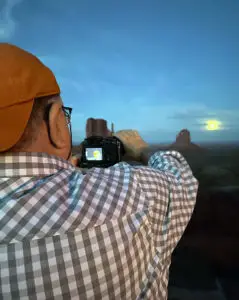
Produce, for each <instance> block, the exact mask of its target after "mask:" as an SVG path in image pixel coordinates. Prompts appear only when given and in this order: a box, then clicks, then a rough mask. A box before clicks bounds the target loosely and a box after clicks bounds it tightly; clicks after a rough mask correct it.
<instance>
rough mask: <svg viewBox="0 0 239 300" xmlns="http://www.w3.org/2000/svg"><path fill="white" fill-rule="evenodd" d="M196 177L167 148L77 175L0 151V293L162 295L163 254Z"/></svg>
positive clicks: (47, 161) (44, 158)
mask: <svg viewBox="0 0 239 300" xmlns="http://www.w3.org/2000/svg"><path fill="white" fill-rule="evenodd" d="M197 188H198V182H197V180H196V179H195V178H194V176H193V174H192V172H191V170H190V168H189V166H188V164H187V162H186V161H185V159H184V158H183V157H182V156H181V155H180V154H179V153H178V152H175V151H172V152H157V153H155V154H154V155H153V156H152V157H151V158H150V160H149V166H148V167H138V166H134V167H133V166H130V165H128V164H127V163H119V164H117V165H115V166H113V167H110V168H108V169H99V168H94V169H90V170H88V171H87V172H86V174H83V173H81V172H80V171H79V170H77V169H76V168H75V167H73V166H72V165H71V164H70V163H68V162H66V161H64V160H62V159H59V158H57V157H52V156H48V155H46V154H40V153H14V154H8V155H1V156H0V299H6V300H10V299H21V300H23V299H24V300H27V299H31V300H42V299H48V300H50V299H55V300H60V299H97V300H98V299H110V300H112V299H162V300H164V299H167V284H168V271H169V266H170V261H171V258H170V257H171V254H172V251H173V250H174V248H175V246H176V244H177V243H178V241H179V239H180V238H181V236H182V234H183V232H184V230H185V228H186V226H187V224H188V222H189V220H190V217H191V215H192V212H193V209H194V206H195V201H196V195H197Z"/></svg>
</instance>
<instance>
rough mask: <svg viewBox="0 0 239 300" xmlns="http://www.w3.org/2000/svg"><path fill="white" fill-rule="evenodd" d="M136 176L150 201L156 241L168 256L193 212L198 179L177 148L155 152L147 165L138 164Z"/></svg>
mask: <svg viewBox="0 0 239 300" xmlns="http://www.w3.org/2000/svg"><path fill="white" fill-rule="evenodd" d="M137 177H138V181H139V184H140V186H141V189H142V190H143V191H144V193H145V194H146V197H147V198H148V200H149V202H150V205H149V207H150V220H151V224H152V230H153V235H154V240H155V245H156V247H157V248H158V250H159V251H160V252H163V253H164V254H166V256H167V257H169V255H171V253H172V251H173V250H174V248H175V247H176V245H177V243H178V241H179V240H180V238H181V237H182V235H183V232H184V230H185V228H186V226H187V224H188V222H189V220H190V218H191V216H192V213H193V209H194V206H195V203H196V197H197V190H198V181H197V180H196V178H195V177H194V176H193V173H192V171H191V169H190V167H189V165H188V163H187V161H186V160H185V159H184V157H183V156H182V155H181V154H180V153H179V152H177V151H160V152H156V153H155V154H153V155H152V156H151V157H150V159H149V163H148V167H140V168H138V170H137Z"/></svg>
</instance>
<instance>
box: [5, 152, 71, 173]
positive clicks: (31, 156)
mask: <svg viewBox="0 0 239 300" xmlns="http://www.w3.org/2000/svg"><path fill="white" fill-rule="evenodd" d="M61 169H67V170H70V171H74V170H75V167H74V166H73V165H72V164H71V163H69V162H68V161H66V160H64V159H61V158H59V157H57V156H51V155H48V154H46V153H38V152H31V153H28V152H18V153H7V154H4V155H0V178H1V177H19V176H21V177H23V176H24V177H35V176H42V177H44V176H48V175H52V174H54V173H56V172H58V171H59V170H61Z"/></svg>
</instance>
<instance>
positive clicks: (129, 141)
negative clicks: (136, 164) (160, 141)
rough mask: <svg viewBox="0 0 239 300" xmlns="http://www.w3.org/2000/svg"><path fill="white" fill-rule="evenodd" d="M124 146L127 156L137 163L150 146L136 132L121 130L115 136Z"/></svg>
mask: <svg viewBox="0 0 239 300" xmlns="http://www.w3.org/2000/svg"><path fill="white" fill-rule="evenodd" d="M114 135H115V136H116V137H118V138H119V139H120V140H121V142H122V143H123V145H124V148H125V151H126V155H127V156H130V157H132V159H134V160H135V161H141V157H142V153H143V152H144V151H145V150H146V149H148V147H149V145H148V144H147V143H146V142H145V141H144V140H143V139H142V138H141V136H140V135H139V133H138V132H137V131H135V130H120V131H118V132H116V133H115V134H114Z"/></svg>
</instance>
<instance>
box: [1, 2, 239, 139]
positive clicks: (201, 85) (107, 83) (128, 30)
mask: <svg viewBox="0 0 239 300" xmlns="http://www.w3.org/2000/svg"><path fill="white" fill-rule="evenodd" d="M238 15H239V1H238V0H167V1H162V0H137V1H136V0H120V1H116V0H100V1H99V0H68V1H67V0H0V41H1V42H9V43H12V44H15V45H17V46H20V47H22V48H24V49H26V50H28V51H30V52H32V53H33V54H35V55H36V56H37V57H39V58H40V59H41V60H42V61H43V62H44V63H45V64H46V65H47V66H49V67H50V68H51V69H52V70H53V71H54V73H55V75H56V78H57V80H58V82H59V84H60V87H61V91H62V98H63V101H64V103H65V105H66V106H71V107H73V114H72V126H73V141H74V142H80V141H81V140H82V139H83V138H84V137H85V124H86V120H87V118H89V117H95V118H104V119H106V120H107V121H108V125H109V127H110V124H111V122H114V125H115V130H116V131H117V130H122V129H135V130H138V131H139V133H140V134H141V135H142V137H143V138H144V139H145V140H146V141H147V142H152V143H161V142H168V141H174V140H175V137H176V134H177V133H178V132H179V131H180V130H181V129H183V128H187V129H189V130H190V131H191V135H192V139H193V140H194V141H205V142H214V141H223V142H229V141H238V140H239V135H238V133H239V88H238V87H239V84H238V81H239V18H238ZM208 120H217V121H218V122H219V125H220V126H219V130H210V131H209V130H206V126H205V124H206V122H207V121H208Z"/></svg>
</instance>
